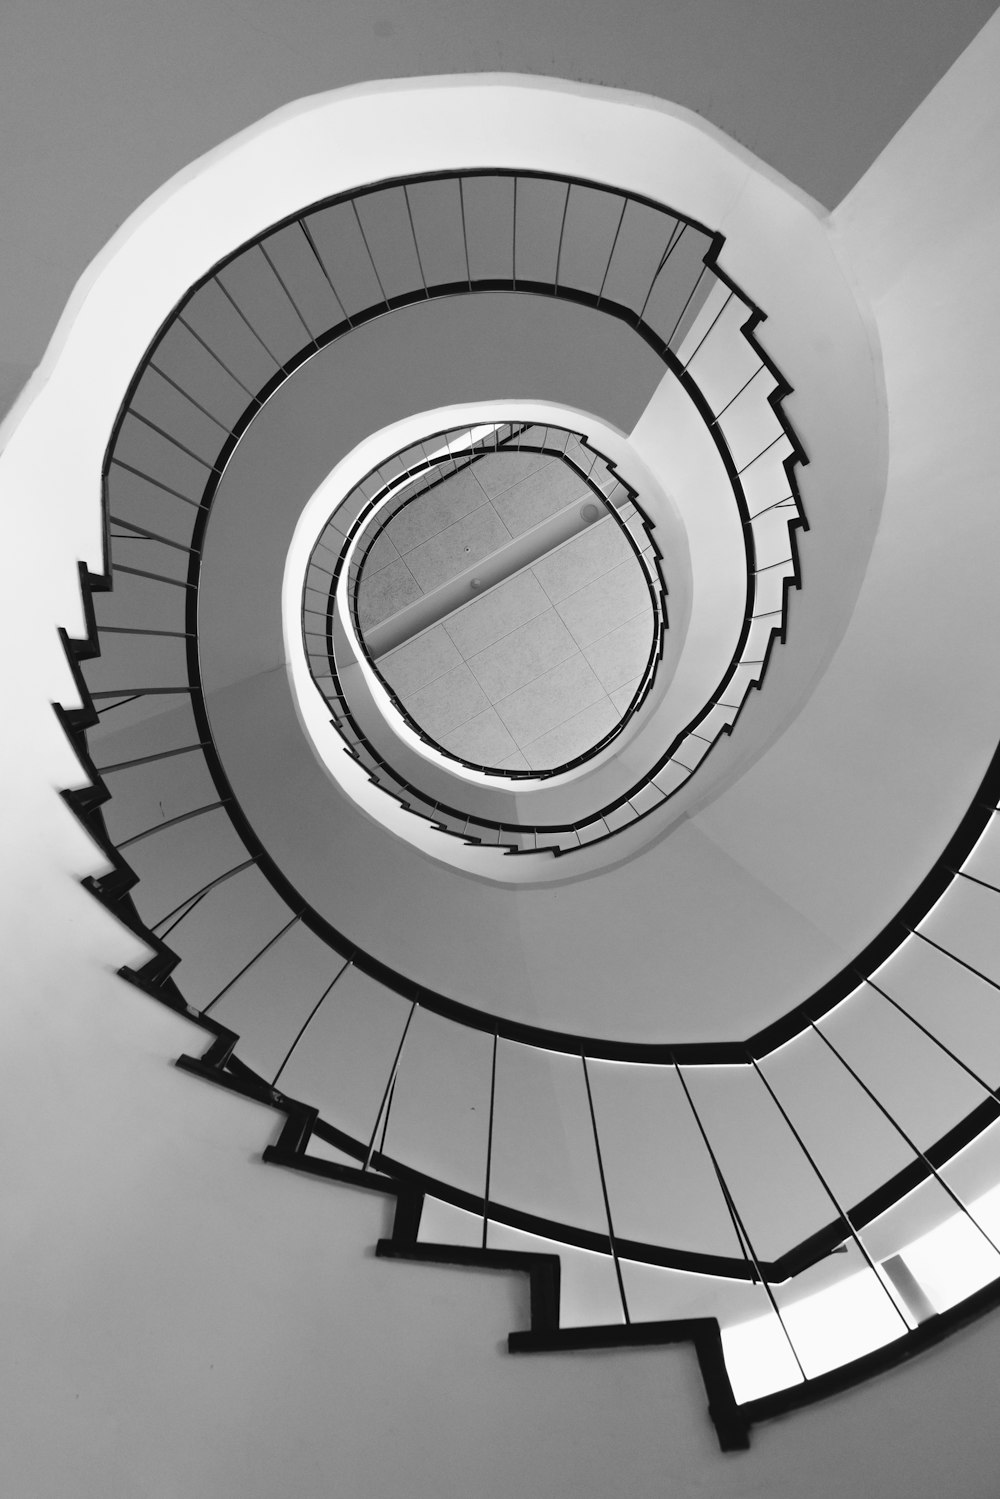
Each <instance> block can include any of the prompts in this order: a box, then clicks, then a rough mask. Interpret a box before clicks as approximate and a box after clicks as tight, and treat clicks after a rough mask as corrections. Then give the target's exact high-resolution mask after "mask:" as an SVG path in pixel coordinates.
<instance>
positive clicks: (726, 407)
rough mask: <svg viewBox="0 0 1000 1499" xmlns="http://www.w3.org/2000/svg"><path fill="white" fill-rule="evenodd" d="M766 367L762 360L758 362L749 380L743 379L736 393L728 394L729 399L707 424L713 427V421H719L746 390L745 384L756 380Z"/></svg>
mask: <svg viewBox="0 0 1000 1499" xmlns="http://www.w3.org/2000/svg"><path fill="white" fill-rule="evenodd" d="M766 369H767V365H766V364H765V363H764V361H763V360H761V362H760V364H758V366H757V368H756V369H755V370H754V372H753V374H752V375H751V376H750V379H749V380H744V382H743V384H742V385H741V386H740V388H739V390H738V391H737V392H736V394H735V395H734V396H730V397H729V400H728V401H727V402H726V404H725V405H724V406H723V408H722V410H721V411H717V412H716V413H715V415H714V416H713V418H712V420H711V422H710V423H709V425H710V426H713V427H714V425H715V423H716V422H717V421H719V419H720V418H721V417H724V416H725V414H726V412H727V411H728V410H729V408H730V406H731V405H732V404H733V402H734V401H738V400H739V398H740V396H741V395H742V394H743V392H744V391H745V390H746V388H747V386H748V385H750V384H751V383H752V382H753V381H754V380H756V378H757V376H758V375H759V374H760V372H761V370H766Z"/></svg>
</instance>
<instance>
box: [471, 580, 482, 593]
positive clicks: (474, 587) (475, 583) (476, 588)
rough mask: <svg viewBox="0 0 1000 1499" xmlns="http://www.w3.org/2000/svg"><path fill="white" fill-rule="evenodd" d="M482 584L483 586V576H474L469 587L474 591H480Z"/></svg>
mask: <svg viewBox="0 0 1000 1499" xmlns="http://www.w3.org/2000/svg"><path fill="white" fill-rule="evenodd" d="M482 586H483V580H482V578H473V579H472V582H471V583H470V584H469V587H470V588H471V589H472V591H473V593H478V592H479V590H480V588H482Z"/></svg>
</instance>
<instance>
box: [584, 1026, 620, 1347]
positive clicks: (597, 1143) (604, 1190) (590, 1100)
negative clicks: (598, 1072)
mask: <svg viewBox="0 0 1000 1499" xmlns="http://www.w3.org/2000/svg"><path fill="white" fill-rule="evenodd" d="M580 1061H581V1062H582V1063H583V1080H584V1082H585V1083H586V1085H587V1104H588V1106H589V1108H590V1126H591V1129H592V1130H593V1132H594V1150H595V1151H596V1153H597V1170H598V1174H599V1175H600V1178H601V1195H602V1196H603V1198H604V1216H605V1218H606V1219H607V1224H608V1244H609V1245H610V1246H611V1258H612V1259H613V1260H614V1262H615V1275H616V1277H617V1280H618V1294H619V1296H620V1297H621V1303H622V1315H623V1316H624V1318H625V1323H626V1325H628V1324H629V1323H630V1322H631V1320H632V1319H631V1317H630V1316H629V1312H628V1301H627V1299H626V1296H625V1281H624V1279H623V1277H622V1267H621V1261H620V1260H619V1258H618V1244H617V1242H616V1240H615V1228H614V1224H613V1222H612V1220H611V1200H610V1198H609V1197H608V1183H607V1178H606V1177H605V1175H604V1157H603V1156H602V1154H601V1139H600V1136H599V1134H598V1133H597V1114H596V1113H595V1111H594V1095H593V1093H592V1092H591V1089H590V1073H589V1072H588V1070H587V1058H586V1057H585V1056H584V1055H583V1053H582V1052H581V1054H580Z"/></svg>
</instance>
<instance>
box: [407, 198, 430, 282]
mask: <svg viewBox="0 0 1000 1499" xmlns="http://www.w3.org/2000/svg"><path fill="white" fill-rule="evenodd" d="M403 197H404V198H405V200H406V216H407V218H408V219H409V221H410V233H411V234H412V235H413V249H414V253H415V254H416V257H417V270H418V271H419V272H420V284H421V285H422V286H423V288H424V296H425V297H429V296H430V292H429V291H428V290H427V277H426V276H425V275H424V263H423V261H422V260H421V258H420V246H419V245H418V244H417V230H416V226H415V225H414V222H413V209H412V208H411V207H410V195H409V193H408V192H407V190H406V183H405V182H404V183H403Z"/></svg>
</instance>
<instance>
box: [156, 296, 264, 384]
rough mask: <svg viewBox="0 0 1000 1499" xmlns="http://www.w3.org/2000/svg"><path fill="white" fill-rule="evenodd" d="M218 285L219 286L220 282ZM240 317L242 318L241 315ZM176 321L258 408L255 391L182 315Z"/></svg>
mask: <svg viewBox="0 0 1000 1499" xmlns="http://www.w3.org/2000/svg"><path fill="white" fill-rule="evenodd" d="M219 284H220V285H221V282H220V283H219ZM230 300H232V299H230ZM237 310H238V309H237ZM240 315H241V316H242V313H241V314H240ZM177 321H178V322H179V323H180V324H181V326H182V327H183V328H186V329H187V331H188V332H189V333H190V335H191V337H192V338H196V339H197V340H198V342H199V343H200V344H201V346H202V348H203V349H204V350H205V352H206V353H207V354H211V356H212V358H213V359H214V360H215V362H216V364H217V365H218V366H219V368H220V369H224V370H225V372H226V374H227V375H228V376H229V378H230V380H234V381H235V382H236V384H237V385H238V386H239V387H240V390H242V391H245V392H246V394H247V395H248V396H249V397H250V399H251V401H253V403H254V405H255V406H259V405H260V401H259V400H258V398H257V393H256V391H253V390H251V389H250V387H249V385H244V383H243V381H242V380H241V379H240V377H239V375H237V374H236V373H235V372H234V371H233V370H231V369H230V368H229V365H228V364H227V363H226V361H225V360H224V359H223V358H222V356H221V355H219V354H217V353H216V352H215V350H214V349H213V348H212V345H211V344H210V343H207V342H206V341H205V339H203V338H202V336H201V334H200V333H199V332H198V330H197V329H196V328H192V326H191V324H190V323H189V322H188V321H187V319H186V318H185V316H184V314H183V313H180V312H179V313H178V314H177ZM244 321H246V319H244ZM252 331H253V330H251V332H252ZM272 357H273V356H272Z"/></svg>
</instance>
